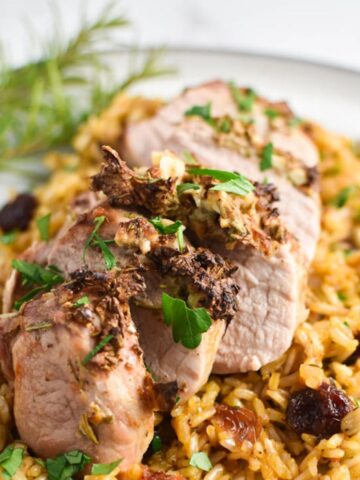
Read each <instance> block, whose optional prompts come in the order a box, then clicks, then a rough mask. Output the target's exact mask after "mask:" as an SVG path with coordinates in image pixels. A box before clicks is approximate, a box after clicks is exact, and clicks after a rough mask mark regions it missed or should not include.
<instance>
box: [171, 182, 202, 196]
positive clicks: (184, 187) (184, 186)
mask: <svg viewBox="0 0 360 480" xmlns="http://www.w3.org/2000/svg"><path fill="white" fill-rule="evenodd" d="M188 190H200V185H198V184H197V183H180V185H178V186H177V187H176V191H177V193H178V194H179V195H181V194H182V193H184V192H187V191H188Z"/></svg>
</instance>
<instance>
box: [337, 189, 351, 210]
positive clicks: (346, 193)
mask: <svg viewBox="0 0 360 480" xmlns="http://www.w3.org/2000/svg"><path fill="white" fill-rule="evenodd" d="M353 190H354V187H345V188H343V189H342V190H341V192H340V193H339V194H338V195H337V196H336V197H335V198H334V199H333V202H332V203H333V204H334V205H335V207H337V208H342V207H344V206H345V205H346V204H347V202H348V200H349V198H350V195H351V194H352V193H353Z"/></svg>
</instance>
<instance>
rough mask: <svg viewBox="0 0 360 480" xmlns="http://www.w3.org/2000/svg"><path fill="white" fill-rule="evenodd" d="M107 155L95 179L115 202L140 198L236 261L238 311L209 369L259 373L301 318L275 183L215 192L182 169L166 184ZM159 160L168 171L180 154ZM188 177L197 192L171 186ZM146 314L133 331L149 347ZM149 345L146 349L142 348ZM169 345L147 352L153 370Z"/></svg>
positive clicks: (300, 272) (295, 260)
mask: <svg viewBox="0 0 360 480" xmlns="http://www.w3.org/2000/svg"><path fill="white" fill-rule="evenodd" d="M107 153H108V154H109V153H111V152H110V151H108V152H107ZM159 155H160V154H159ZM105 158H106V162H105V163H104V165H103V166H102V169H101V172H100V173H99V174H98V175H97V176H96V177H95V179H94V180H95V181H94V182H93V184H94V186H95V187H96V188H99V189H101V190H102V191H103V192H104V193H106V194H107V195H108V196H109V200H110V201H111V202H112V203H113V204H115V205H118V206H121V205H122V204H123V203H124V202H128V201H129V202H131V203H132V204H135V205H136V204H139V203H141V204H143V205H146V206H147V208H149V209H150V210H151V211H152V212H153V213H161V214H163V215H165V216H171V217H172V218H174V219H175V218H177V219H180V220H181V221H183V222H184V224H185V225H186V226H187V227H188V229H189V230H190V231H191V232H192V234H193V237H192V238H193V241H194V242H195V244H197V245H202V246H206V247H207V248H210V249H211V251H213V252H216V253H220V254H221V255H222V256H225V257H228V258H230V259H231V261H232V263H233V264H235V265H236V266H237V270H236V271H235V273H234V279H235V280H236V283H237V284H238V286H239V291H238V294H237V297H236V312H235V315H234V317H233V319H232V321H231V322H230V324H229V325H228V326H227V329H226V331H225V335H224V337H223V339H222V341H221V343H220V346H219V348H218V353H217V356H216V360H215V364H214V371H215V372H216V373H224V374H225V373H236V372H245V371H249V370H257V369H259V368H260V367H261V366H263V365H265V364H266V363H269V362H271V361H273V360H275V359H277V358H279V357H280V356H281V355H282V354H283V353H284V352H285V351H286V350H287V349H288V348H289V346H290V344H291V341H292V338H293V336H294V332H295V328H296V326H297V323H298V321H300V320H302V319H303V318H304V317H305V315H306V311H305V308H304V302H303V290H304V289H303V282H304V278H305V275H304V273H305V272H304V268H303V262H302V261H301V260H302V258H301V255H300V254H299V251H298V245H297V242H296V241H294V240H293V239H292V238H291V236H289V235H288V234H287V232H286V230H284V228H283V226H282V218H281V216H279V215H278V212H277V210H276V208H274V204H276V201H277V198H278V197H277V194H276V189H275V188H274V186H273V185H271V184H268V185H263V184H254V185H253V186H254V190H253V191H252V192H250V193H249V194H248V195H246V196H239V195H233V194H232V193H226V192H224V191H215V190H214V189H213V187H212V186H214V184H215V183H216V181H213V180H212V179H211V178H209V177H208V176H206V175H199V174H195V175H194V176H192V174H189V173H187V172H186V171H185V170H184V169H183V173H182V175H180V176H177V177H171V178H167V180H166V183H165V180H164V179H163V176H162V174H163V171H162V170H161V168H154V167H152V168H151V169H149V170H148V171H147V172H144V171H143V170H141V172H142V176H141V177H139V176H138V175H137V173H136V171H135V172H133V171H131V169H130V168H129V167H128V166H126V164H125V163H124V162H123V161H122V160H121V159H120V158H119V157H118V156H117V155H116V153H114V152H113V155H112V157H111V158H110V157H109V155H107V156H106V157H105ZM164 159H166V161H167V162H168V164H167V165H165V161H160V164H161V165H162V166H163V167H164V169H165V170H166V171H171V170H173V168H172V167H171V165H169V162H170V163H172V162H174V163H175V164H176V163H177V161H178V159H177V158H173V157H171V156H169V154H168V153H167V152H164V153H163V158H162V160H164ZM250 165H252V164H251V163H250ZM178 170H179V171H181V169H178ZM149 178H151V181H149ZM187 182H190V183H193V182H195V183H196V184H197V185H198V189H197V190H190V191H187V193H185V194H182V193H179V190H178V189H177V188H176V183H177V184H178V185H179V184H184V183H187ZM157 184H158V187H156V185H157ZM160 187H161V188H160ZM164 190H165V191H164ZM149 317H156V312H153V311H149V312H148V313H147V314H146V315H144V317H143V318H141V321H140V325H139V328H140V329H142V330H144V331H146V332H147V333H146V334H145V335H144V336H143V337H142V338H143V339H144V340H145V341H146V342H148V344H149V345H150V346H151V344H152V342H154V343H155V345H156V343H157V340H156V338H155V337H156V334H155V336H153V335H152V332H151V329H150V326H149V325H150V324H149V323H147V319H148V318H149ZM151 325H152V323H151ZM148 348H149V347H147V346H146V345H145V346H144V350H145V352H146V350H147V349H148ZM159 348H160V347H159ZM167 348H168V346H167V345H163V347H162V352H163V353H162V355H160V356H159V358H157V357H156V356H155V355H154V358H152V357H150V358H151V362H152V364H154V365H155V366H156V368H157V369H159V368H161V369H162V370H164V369H167V363H166V360H167V355H166V354H165V353H164V352H167ZM156 351H157V348H156ZM179 353H180V352H179ZM179 362H181V360H180V359H179ZM159 363H160V365H159ZM180 364H181V363H180ZM166 373H167V372H166ZM169 378H171V377H169Z"/></svg>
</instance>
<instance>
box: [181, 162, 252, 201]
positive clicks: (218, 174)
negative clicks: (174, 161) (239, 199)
mask: <svg viewBox="0 0 360 480" xmlns="http://www.w3.org/2000/svg"><path fill="white" fill-rule="evenodd" d="M189 173H190V174H192V175H208V176H210V177H213V178H215V179H216V180H219V181H220V182H222V183H219V184H217V185H214V186H213V187H211V190H218V191H221V190H222V191H224V192H227V193H234V194H235V195H241V196H246V195H248V194H249V193H251V192H252V191H253V190H254V185H253V184H252V183H251V182H250V181H249V180H248V179H247V178H246V177H244V176H243V175H240V174H239V173H233V172H227V171H226V170H214V169H211V168H193V169H191V170H189Z"/></svg>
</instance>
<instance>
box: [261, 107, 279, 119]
mask: <svg viewBox="0 0 360 480" xmlns="http://www.w3.org/2000/svg"><path fill="white" fill-rule="evenodd" d="M264 114H265V115H266V116H267V117H268V118H269V119H270V120H274V118H276V117H278V116H279V115H280V114H279V112H278V111H277V110H274V109H273V108H267V109H266V110H265V111H264Z"/></svg>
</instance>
